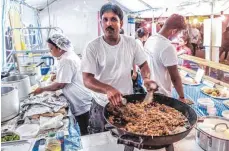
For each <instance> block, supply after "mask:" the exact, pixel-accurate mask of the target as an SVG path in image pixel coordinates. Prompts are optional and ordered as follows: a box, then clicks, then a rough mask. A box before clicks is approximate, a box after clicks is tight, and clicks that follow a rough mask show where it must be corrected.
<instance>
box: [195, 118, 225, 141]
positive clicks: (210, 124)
mask: <svg viewBox="0 0 229 151" xmlns="http://www.w3.org/2000/svg"><path fill="white" fill-rule="evenodd" d="M197 129H198V130H200V131H202V132H204V133H206V134H208V135H210V136H212V137H216V138H218V139H223V140H229V120H227V119H225V118H222V117H216V116H208V117H204V119H203V121H201V122H200V121H199V122H198V123H197Z"/></svg>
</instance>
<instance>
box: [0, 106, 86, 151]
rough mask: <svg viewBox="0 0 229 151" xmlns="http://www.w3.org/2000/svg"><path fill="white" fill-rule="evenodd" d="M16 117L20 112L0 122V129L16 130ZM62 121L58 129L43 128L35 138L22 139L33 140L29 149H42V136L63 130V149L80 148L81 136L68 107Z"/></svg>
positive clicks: (32, 150)
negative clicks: (0, 127)
mask: <svg viewBox="0 0 229 151" xmlns="http://www.w3.org/2000/svg"><path fill="white" fill-rule="evenodd" d="M21 103H22V102H21ZM18 119H20V114H19V116H17V117H15V118H13V119H11V120H9V121H7V122H4V123H2V124H1V126H2V129H1V131H2V132H5V130H6V129H7V130H8V131H13V132H14V131H15V130H16V128H17V127H18V125H17V121H18ZM62 121H63V124H64V125H63V126H61V127H60V128H58V129H49V130H45V131H39V132H38V134H37V135H36V137H35V138H32V137H31V138H23V140H24V139H25V140H33V142H31V147H30V150H31V151H43V150H44V149H45V143H44V141H41V140H44V138H45V137H47V135H48V133H49V132H55V133H56V132H64V134H65V135H66V136H65V137H64V150H65V151H72V150H79V149H81V148H82V144H81V138H80V129H79V125H78V123H77V122H76V121H75V120H74V116H73V115H72V113H71V111H70V109H69V108H68V110H67V115H66V116H65V117H64V119H63V120H62ZM25 123H26V122H25ZM28 124H29V123H28ZM22 125H23V124H22ZM20 126H21V125H20ZM33 144H34V146H33ZM10 145H13V146H15V144H14V143H11V144H10ZM5 146H6V148H7V145H5ZM16 146H17V145H16ZM32 146H33V147H32ZM9 147H10V146H9ZM6 150H7V149H6ZM17 151H20V150H17ZM23 151H25V150H23Z"/></svg>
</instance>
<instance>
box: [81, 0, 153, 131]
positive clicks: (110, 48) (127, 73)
mask: <svg viewBox="0 0 229 151" xmlns="http://www.w3.org/2000/svg"><path fill="white" fill-rule="evenodd" d="M100 19H101V21H100V24H101V27H102V29H103V32H104V35H103V36H101V37H98V38H97V39H95V40H93V41H92V42H90V43H89V44H88V45H87V47H86V50H85V52H84V55H83V59H82V72H83V80H84V84H85V86H86V87H87V88H89V89H91V90H93V91H94V92H96V93H95V98H96V99H95V101H93V102H92V107H91V110H90V113H91V114H90V120H89V130H90V132H91V133H98V132H102V131H104V124H105V120H104V118H103V108H104V107H105V105H106V104H107V103H108V100H109V101H110V102H111V103H112V104H113V105H119V104H121V99H122V96H123V95H126V94H132V93H133V84H132V78H131V69H132V67H133V65H134V64H136V65H138V66H139V67H140V69H141V74H142V77H143V79H144V82H145V86H146V87H147V88H148V89H149V86H150V85H152V84H153V87H154V88H155V87H156V86H155V84H154V82H153V81H150V80H149V78H150V70H149V67H148V64H147V62H146V56H145V54H144V53H143V50H142V48H141V47H140V46H139V45H138V44H137V43H136V42H135V40H134V39H133V38H131V37H128V36H125V35H120V34H119V32H120V29H121V27H122V26H123V11H122V10H121V8H120V7H119V6H117V5H115V4H111V3H107V4H105V5H103V6H102V8H101V10H100ZM152 89H153V88H152Z"/></svg>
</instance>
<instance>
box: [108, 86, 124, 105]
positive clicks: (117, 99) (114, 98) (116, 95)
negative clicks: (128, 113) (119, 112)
mask: <svg viewBox="0 0 229 151" xmlns="http://www.w3.org/2000/svg"><path fill="white" fill-rule="evenodd" d="M106 93H107V97H108V100H109V101H110V102H111V103H112V104H113V105H114V106H117V105H120V104H121V101H122V94H121V92H119V91H118V90H117V89H115V88H113V87H111V86H110V87H108V88H107V91H106Z"/></svg>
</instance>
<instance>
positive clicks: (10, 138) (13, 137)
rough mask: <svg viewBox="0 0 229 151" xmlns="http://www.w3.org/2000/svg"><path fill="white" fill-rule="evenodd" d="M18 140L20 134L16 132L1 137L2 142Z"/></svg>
mask: <svg viewBox="0 0 229 151" xmlns="http://www.w3.org/2000/svg"><path fill="white" fill-rule="evenodd" d="M17 140H20V136H19V135H17V134H14V133H9V134H6V135H4V136H2V137H1V142H8V141H17Z"/></svg>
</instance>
